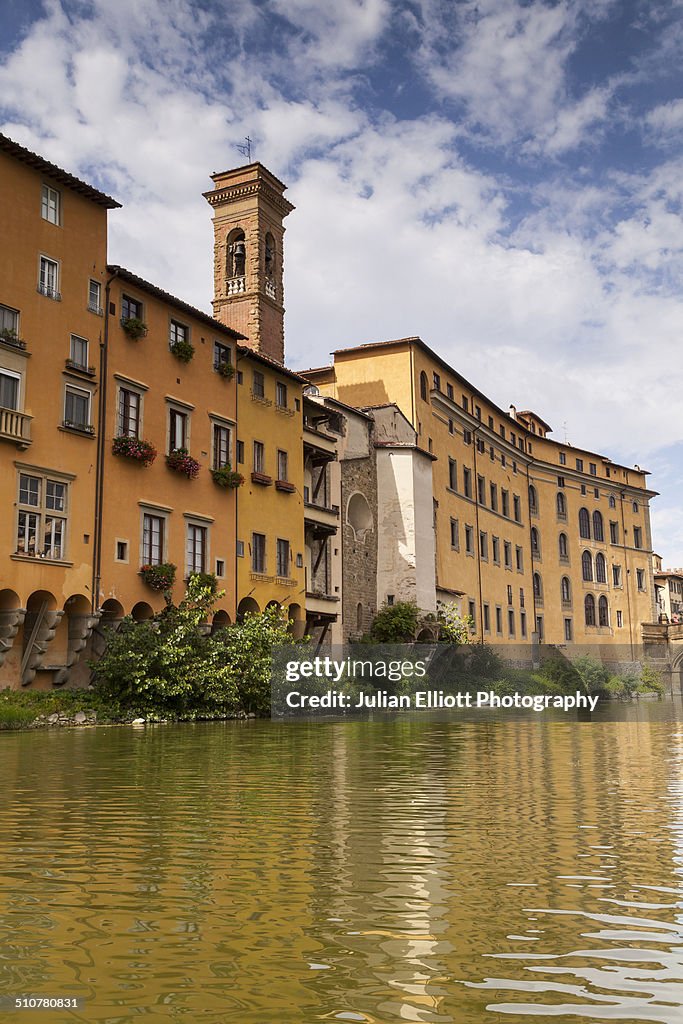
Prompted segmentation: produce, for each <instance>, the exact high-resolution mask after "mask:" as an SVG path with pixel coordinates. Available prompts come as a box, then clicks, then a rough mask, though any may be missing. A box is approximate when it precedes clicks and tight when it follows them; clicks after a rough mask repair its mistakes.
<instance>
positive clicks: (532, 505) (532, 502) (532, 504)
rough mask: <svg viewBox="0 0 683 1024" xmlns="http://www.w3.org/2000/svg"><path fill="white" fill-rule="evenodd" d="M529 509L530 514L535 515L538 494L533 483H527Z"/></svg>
mask: <svg viewBox="0 0 683 1024" xmlns="http://www.w3.org/2000/svg"><path fill="white" fill-rule="evenodd" d="M529 511H530V512H531V513H532V515H537V513H538V496H537V494H536V488H535V487H534V485H533V484H529Z"/></svg>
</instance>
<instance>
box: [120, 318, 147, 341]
mask: <svg viewBox="0 0 683 1024" xmlns="http://www.w3.org/2000/svg"><path fill="white" fill-rule="evenodd" d="M121 326H122V327H123V329H124V331H125V332H126V334H127V335H128V337H129V338H131V339H132V340H133V341H139V339H140V338H145V337H146V336H147V324H146V323H145V322H144V320H140V318H139V317H137V316H129V317H125V318H124V319H123V320H121Z"/></svg>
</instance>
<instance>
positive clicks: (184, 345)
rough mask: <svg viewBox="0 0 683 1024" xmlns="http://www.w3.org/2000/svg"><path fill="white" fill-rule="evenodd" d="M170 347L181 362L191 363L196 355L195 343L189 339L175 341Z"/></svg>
mask: <svg viewBox="0 0 683 1024" xmlns="http://www.w3.org/2000/svg"><path fill="white" fill-rule="evenodd" d="M170 347H171V352H172V353H173V355H174V356H175V357H176V359H179V360H180V362H181V363H189V362H190V361H191V359H192V357H193V356H194V345H191V344H190V342H189V341H174V342H173V343H172V345H171V346H170Z"/></svg>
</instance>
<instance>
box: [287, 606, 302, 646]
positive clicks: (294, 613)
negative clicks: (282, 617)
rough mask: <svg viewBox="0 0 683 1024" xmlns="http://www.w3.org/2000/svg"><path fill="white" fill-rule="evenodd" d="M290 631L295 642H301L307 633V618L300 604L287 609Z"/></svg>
mask: <svg viewBox="0 0 683 1024" xmlns="http://www.w3.org/2000/svg"><path fill="white" fill-rule="evenodd" d="M287 617H288V619H289V629H290V632H291V634H292V636H293V638H294V639H295V640H300V639H301V637H302V636H303V635H304V633H305V632H306V617H305V615H304V611H303V608H302V607H301V605H300V604H296V602H295V603H294V604H290V606H289V608H288V609H287Z"/></svg>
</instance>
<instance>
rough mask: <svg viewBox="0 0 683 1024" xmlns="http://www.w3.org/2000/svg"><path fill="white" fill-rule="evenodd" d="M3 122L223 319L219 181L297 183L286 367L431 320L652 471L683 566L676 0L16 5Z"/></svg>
mask: <svg viewBox="0 0 683 1024" xmlns="http://www.w3.org/2000/svg"><path fill="white" fill-rule="evenodd" d="M0 10H1V11H2V23H3V32H2V41H0V130H2V131H3V132H5V133H6V134H8V135H10V136H12V137H13V138H15V139H17V141H19V142H21V143H22V144H24V145H27V146H29V147H30V148H31V149H34V150H36V151H38V152H40V153H43V154H44V155H45V156H47V157H48V158H49V159H51V160H54V161H55V162H57V163H59V164H60V165H62V166H64V167H66V168H68V169H69V170H71V171H73V172H74V173H76V174H78V175H80V176H82V177H85V178H86V179H87V180H90V181H92V182H93V183H94V184H97V185H99V186H100V187H103V188H105V189H106V190H107V191H110V192H111V193H113V194H114V195H115V196H116V197H117V198H118V199H120V200H121V201H122V202H123V203H124V208H123V210H121V211H117V212H115V213H113V214H112V216H111V219H110V257H111V259H112V261H113V262H117V263H122V264H124V265H125V266H128V267H129V268H130V269H131V270H134V271H135V272H137V273H139V274H141V275H143V276H145V277H148V278H150V279H151V280H152V281H155V282H156V283H158V284H160V285H162V286H163V287H164V288H167V289H168V290H170V291H171V292H174V293H175V294H177V295H180V296H183V297H184V298H186V299H187V300H189V301H191V302H193V303H195V304H196V305H198V306H200V307H202V308H205V309H210V300H211V287H212V276H211V275H212V270H211V256H212V249H211V245H212V238H211V221H210V210H209V207H208V206H207V204H206V202H205V200H203V199H202V197H201V193H202V191H204V190H206V189H207V188H208V187H209V184H210V183H209V181H208V175H209V174H210V173H211V172H213V171H217V170H223V169H225V168H227V167H230V166H235V165H238V164H240V163H242V162H243V157H242V156H241V154H240V153H239V152H238V150H237V148H236V146H237V144H238V143H239V142H240V141H241V140H242V139H243V137H244V136H245V135H247V134H248V135H250V136H251V138H252V139H253V140H254V150H253V153H254V156H255V157H256V158H257V159H259V160H261V161H262V162H263V163H265V164H266V165H267V166H269V167H270V168H271V169H272V170H273V171H274V172H275V173H276V174H277V175H278V176H279V177H281V178H282V179H283V180H285V181H286V182H287V183H288V185H289V192H288V196H289V198H290V199H291V200H292V202H294V203H295V205H296V207H297V209H296V211H295V212H294V213H293V214H291V215H290V217H289V218H288V220H287V234H286V305H287V324H286V339H287V358H288V362H289V363H290V365H292V366H294V367H295V368H299V367H305V366H307V365H320V364H322V363H325V362H327V361H328V359H329V356H328V353H329V352H330V351H331V350H332V349H334V348H337V347H340V346H343V345H350V344H355V343H358V342H362V341H372V340H381V339H383V338H393V337H402V336H406V335H410V334H419V335H420V336H421V337H423V338H424V339H425V341H427V343H428V344H430V345H431V346H432V347H434V348H436V349H437V350H439V351H441V352H442V353H443V355H444V356H445V357H446V358H447V359H449V360H450V361H451V362H452V363H453V365H454V366H455V367H456V368H457V369H459V370H461V372H462V373H463V374H464V375H465V376H467V377H468V378H469V379H470V380H472V381H473V382H474V383H476V384H477V385H478V386H480V387H481V388H482V389H483V390H484V391H486V392H487V393H489V394H490V395H491V396H492V397H493V398H494V399H495V400H496V401H497V402H498V404H499V405H501V406H502V407H503V408H507V406H508V405H509V404H511V403H513V404H515V405H517V406H518V407H519V408H532V409H535V410H536V411H538V412H539V413H540V415H541V416H543V418H544V419H546V420H548V421H549V422H550V423H551V424H552V425H553V427H554V428H555V434H554V436H555V437H556V438H557V439H558V440H562V441H563V440H565V438H567V439H568V440H569V441H570V442H571V443H573V444H575V445H577V446H579V445H583V446H586V447H588V448H593V449H595V450H598V451H601V452H604V453H605V454H609V455H610V456H612V457H613V458H614V459H616V460H620V461H623V462H624V463H625V464H627V465H631V464H634V463H638V464H640V465H642V466H646V467H647V468H648V469H650V470H651V471H652V477H651V481H652V486H653V488H654V489H656V490H658V491H660V492H661V497H659V498H657V499H656V500H655V501H654V502H653V524H654V541H655V547H656V549H657V550H659V551H660V552H661V553H662V555H663V556H664V560H665V563H667V564H672V565H683V519H682V517H681V515H680V511H679V510H680V508H681V506H682V505H683V402H682V401H681V395H682V393H683V358H682V356H681V350H682V347H683V298H682V294H681V277H682V270H683V259H682V250H683V231H682V230H681V203H682V199H683V174H682V173H681V172H682V170H683V168H682V166H681V163H682V161H681V143H682V141H683V95H682V91H681V84H682V83H681V56H680V55H681V52H683V4H682V3H681V0H666V2H661V3H660V2H658V0H643V2H637V0H633V2H629V0H573V2H552V3H551V2H542V0H533V2H520V0H471V2H470V0H410V2H409V0H335V2H334V3H331V2H330V0H222V2H209V0H204V2H196V0H144V2H140V0H118V2H117V3H116V4H113V3H111V2H110V0H80V2H76V0H63V2H61V3H60V2H58V0H48V2H44V3H37V2H30V0H29V2H25V0H0Z"/></svg>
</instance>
